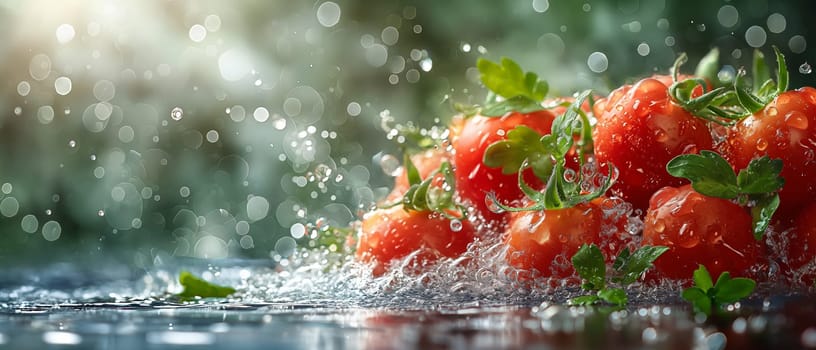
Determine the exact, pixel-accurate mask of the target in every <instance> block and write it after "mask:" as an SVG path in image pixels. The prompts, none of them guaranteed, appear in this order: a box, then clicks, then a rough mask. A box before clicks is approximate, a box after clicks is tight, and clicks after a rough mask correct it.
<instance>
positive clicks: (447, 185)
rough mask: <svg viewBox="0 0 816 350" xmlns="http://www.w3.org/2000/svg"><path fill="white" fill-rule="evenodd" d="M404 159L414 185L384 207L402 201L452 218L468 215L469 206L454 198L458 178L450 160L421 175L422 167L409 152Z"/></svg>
mask: <svg viewBox="0 0 816 350" xmlns="http://www.w3.org/2000/svg"><path fill="white" fill-rule="evenodd" d="M403 162H404V166H405V173H406V175H407V177H408V184H409V185H410V187H409V188H408V190H407V191H406V192H405V195H403V197H402V200H401V201H397V202H395V203H391V204H386V205H385V206H383V207H382V208H391V207H395V206H397V205H402V207H403V209H404V210H405V211H432V212H434V213H437V214H439V215H442V216H443V217H445V218H448V219H457V220H465V219H466V218H467V210H466V209H465V208H464V207H462V206H461V205H459V204H458V203H457V202H456V201H455V200H454V193H456V179H455V177H454V175H453V169H452V168H451V165H450V163H449V162H442V164H441V165H440V166H439V168H438V169H436V170H434V171H433V172H432V173H430V174H429V175H428V176H427V177H426V178H425V179H422V178H421V176H420V175H419V170H418V169H417V167H416V165H414V163H413V162H412V161H411V157H410V155H409V154H408V153H405V155H404V160H403ZM437 175H440V176H441V183H440V182H439V181H440V180H437V179H439V178H438V177H437Z"/></svg>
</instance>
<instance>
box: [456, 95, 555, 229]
mask: <svg viewBox="0 0 816 350" xmlns="http://www.w3.org/2000/svg"><path fill="white" fill-rule="evenodd" d="M553 119H555V116H554V115H553V114H552V113H551V112H549V111H547V110H540V111H536V112H532V113H527V114H521V113H510V114H508V115H505V116H502V117H493V118H491V117H484V116H474V117H471V118H469V119H467V120H466V121H465V124H464V126H463V127H462V129H461V131H460V132H459V135H458V137H456V138H455V139H454V141H453V147H454V150H455V152H456V153H455V155H454V165H455V168H454V175H455V177H456V188H457V192H458V193H459V196H460V197H461V198H462V199H464V200H466V201H469V202H470V203H471V204H473V205H474V206H475V207H476V209H477V210H478V211H479V212H480V213H481V214H482V215H483V216H484V217H485V219H487V221H490V222H496V221H500V220H502V219H503V217H504V214H503V213H502V214H500V213H494V212H492V211H490V210H489V209H488V207H487V204H486V203H485V197H486V195H487V193H490V192H492V193H494V194H495V195H496V198H497V199H498V200H499V201H500V202H502V203H504V204H507V203H511V202H513V201H516V200H518V199H521V198H522V197H523V196H524V193H523V192H521V190H520V189H519V187H518V175H517V174H502V169H501V168H491V167H488V166H487V165H485V164H484V162H483V158H484V153H485V149H487V147H488V146H490V145H491V144H493V143H494V142H497V141H501V140H504V139H506V136H505V135H506V134H507V133H508V132H510V131H511V130H513V129H514V128H515V127H516V126H518V125H525V126H527V127H530V128H531V129H533V130H535V131H536V132H538V133H540V134H542V135H544V134H549V133H550V130H551V128H552V122H553ZM524 176H525V180H526V181H527V182H528V183H529V184H530V185H532V186H533V187H537V188H540V187H542V186H543V183H542V182H541V181H540V180H538V179H537V178H536V177H535V175H533V173H532V171H529V170H528V171H527V172H525V174H524Z"/></svg>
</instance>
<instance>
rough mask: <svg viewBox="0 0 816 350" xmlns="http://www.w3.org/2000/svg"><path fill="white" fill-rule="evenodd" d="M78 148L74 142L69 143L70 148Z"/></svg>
mask: <svg viewBox="0 0 816 350" xmlns="http://www.w3.org/2000/svg"><path fill="white" fill-rule="evenodd" d="M76 146H77V142H76V141H74V140H70V141H68V147H71V148H75V147H76Z"/></svg>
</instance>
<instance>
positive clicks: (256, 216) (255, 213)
mask: <svg viewBox="0 0 816 350" xmlns="http://www.w3.org/2000/svg"><path fill="white" fill-rule="evenodd" d="M246 211H247V219H249V220H250V221H258V220H261V219H263V218H265V217H266V216H267V214H268V213H269V201H268V200H266V198H264V197H261V196H253V197H252V198H250V199H249V200H248V201H247V204H246Z"/></svg>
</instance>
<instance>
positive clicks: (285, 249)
mask: <svg viewBox="0 0 816 350" xmlns="http://www.w3.org/2000/svg"><path fill="white" fill-rule="evenodd" d="M295 248H297V241H295V239H294V238H292V237H281V238H279V239H278V241H277V242H275V252H277V253H278V254H279V255H280V256H282V257H288V256H290V255H292V253H294V252H295Z"/></svg>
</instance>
